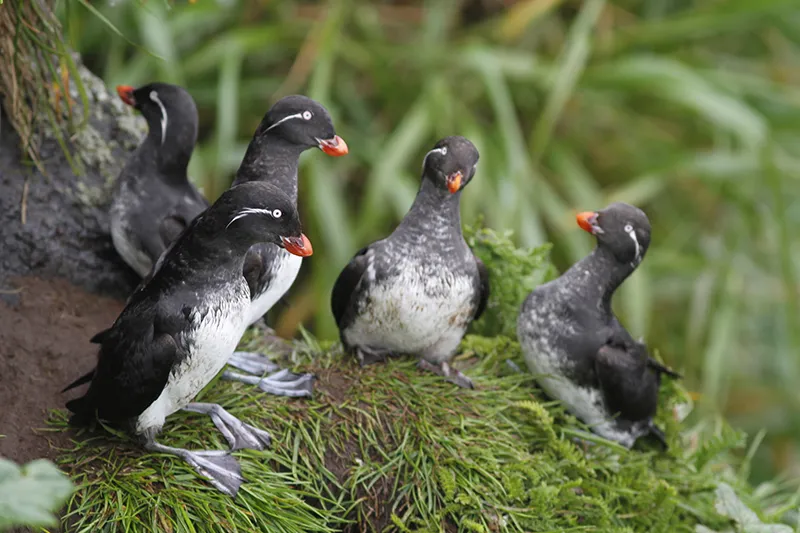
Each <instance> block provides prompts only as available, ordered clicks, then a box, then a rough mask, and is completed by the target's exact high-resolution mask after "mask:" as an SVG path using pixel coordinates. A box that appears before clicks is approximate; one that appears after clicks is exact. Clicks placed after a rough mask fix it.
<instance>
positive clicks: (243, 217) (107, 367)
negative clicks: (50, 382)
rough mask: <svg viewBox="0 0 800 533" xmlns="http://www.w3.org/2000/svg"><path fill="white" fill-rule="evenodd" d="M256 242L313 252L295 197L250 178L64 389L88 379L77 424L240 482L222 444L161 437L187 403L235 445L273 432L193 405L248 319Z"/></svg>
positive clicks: (182, 244) (201, 226) (146, 285)
mask: <svg viewBox="0 0 800 533" xmlns="http://www.w3.org/2000/svg"><path fill="white" fill-rule="evenodd" d="M258 242H269V243H273V244H275V245H276V246H281V247H282V248H284V249H286V250H287V251H288V252H289V253H292V254H296V255H298V256H308V255H311V253H312V250H311V243H310V242H309V241H308V239H307V238H306V237H305V235H303V234H302V233H301V229H300V220H299V218H298V215H297V211H296V210H295V208H294V205H293V202H292V201H291V199H290V198H288V197H287V196H286V195H285V194H283V193H282V192H281V191H280V190H278V189H277V188H275V187H273V186H270V185H267V184H264V183H246V184H243V185H240V186H237V187H233V188H232V189H229V190H228V191H226V192H225V193H223V194H222V196H220V198H219V199H218V200H217V201H216V202H215V203H214V205H213V206H211V207H210V208H209V209H208V210H206V211H205V212H204V213H203V214H201V215H200V216H199V217H197V218H196V219H195V220H194V221H193V222H192V223H191V224H190V226H189V227H188V228H187V230H186V231H184V232H183V233H182V234H181V235H180V236H179V237H178V239H177V240H176V241H175V242H174V243H173V245H172V246H171V247H170V248H169V250H168V251H167V252H166V253H165V254H164V255H163V256H162V257H161V258H160V260H159V265H158V268H157V269H154V272H153V274H152V275H151V276H149V278H148V279H147V280H146V281H145V282H143V283H142V285H140V287H139V288H138V289H137V290H136V292H134V293H133V295H131V297H130V299H129V300H128V303H127V305H126V306H125V309H124V310H123V311H122V313H121V314H120V316H119V317H118V318H117V320H116V321H115V322H114V324H113V325H112V326H111V327H110V328H109V329H107V330H105V331H103V332H101V333H99V334H98V335H96V336H95V338H94V339H92V340H93V342H96V343H98V344H100V351H99V354H98V360H97V366H96V367H95V369H94V370H92V371H90V372H89V373H87V374H86V375H84V376H82V377H81V378H79V379H77V380H76V381H75V382H73V383H72V384H70V385H69V386H67V387H66V388H65V389H64V391H66V390H69V389H71V388H73V387H76V386H78V385H81V384H83V383H87V382H91V385H90V386H89V390H88V391H87V392H86V394H85V395H84V396H83V397H81V398H77V399H75V400H72V401H69V402H67V408H68V409H69V410H70V411H72V413H73V416H72V418H71V419H70V423H71V424H72V425H88V424H90V423H91V422H92V420H93V419H94V418H95V415H96V416H98V417H99V418H101V419H104V420H108V421H111V422H115V423H120V424H123V425H124V426H126V427H127V428H129V429H130V430H132V432H133V433H134V434H136V435H138V436H140V437H141V438H142V440H143V441H144V446H145V448H146V449H148V450H150V451H153V452H158V453H166V454H172V455H177V456H179V457H181V458H182V459H184V460H185V461H186V462H188V463H189V464H190V465H191V466H192V467H193V468H195V469H196V470H197V471H198V472H199V473H200V474H201V475H203V476H205V477H206V478H208V479H209V480H210V481H211V483H212V484H214V486H215V487H217V488H218V489H219V490H221V491H223V492H225V493H226V494H229V495H231V496H234V495H236V492H237V491H238V489H239V486H240V485H241V483H242V476H241V471H240V468H239V465H238V463H237V462H236V460H235V459H234V458H233V457H232V456H231V455H230V453H229V452H227V451H224V450H213V451H189V450H185V449H182V448H173V447H170V446H165V445H163V444H159V443H158V442H156V440H155V437H156V435H157V434H158V433H159V432H160V431H161V428H162V426H163V425H164V421H165V419H166V417H167V416H169V415H170V414H172V413H174V412H176V411H178V410H181V409H183V410H187V411H192V412H197V413H204V414H207V415H209V416H211V418H212V420H213V422H214V424H215V425H216V426H217V428H218V429H219V430H220V431H221V432H222V433H223V434H224V435H225V438H226V439H227V440H228V442H229V444H230V446H231V448H232V449H240V448H254V449H258V450H260V449H263V448H264V447H265V446H268V445H269V443H270V437H269V434H268V433H267V432H266V431H263V430H260V429H257V428H254V427H253V426H250V425H249V424H246V423H244V422H242V421H240V420H238V419H237V418H236V417H234V416H233V415H231V414H230V413H228V412H227V411H226V410H225V409H223V408H222V407H221V406H219V405H216V404H210V403H191V402H192V400H193V399H194V397H195V396H196V395H197V393H198V392H200V390H201V389H202V388H203V387H205V386H206V385H207V384H208V383H209V382H210V381H211V380H212V379H213V378H214V376H215V375H216V374H217V373H218V372H219V371H220V370H221V369H222V367H224V366H225V363H226V362H227V360H228V358H229V357H230V355H231V353H232V352H233V351H234V349H235V348H236V345H237V344H238V343H239V339H241V337H242V334H243V333H244V331H245V329H246V328H247V326H248V325H249V323H248V318H249V309H250V290H249V288H248V286H247V283H246V282H245V280H244V278H243V277H242V268H243V267H244V260H245V255H246V254H247V252H248V250H249V249H250V247H251V246H253V245H254V244H255V243H258Z"/></svg>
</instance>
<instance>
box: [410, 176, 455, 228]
mask: <svg viewBox="0 0 800 533" xmlns="http://www.w3.org/2000/svg"><path fill="white" fill-rule="evenodd" d="M460 200H461V191H459V192H457V193H455V194H453V193H450V192H449V191H446V190H442V189H440V188H439V187H437V186H436V185H434V184H433V183H432V182H431V181H430V180H428V179H426V178H423V179H422V184H421V185H420V188H419V191H418V192H417V196H416V198H415V199H414V203H413V204H412V206H411V209H410V210H409V211H408V213H407V214H406V216H405V218H403V221H402V222H401V223H400V225H399V226H398V227H397V229H396V230H395V232H396V233H399V234H406V235H419V236H422V235H424V236H425V238H434V239H436V238H442V239H447V238H451V237H452V236H453V235H458V236H460V235H461V204H460Z"/></svg>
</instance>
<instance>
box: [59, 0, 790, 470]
mask: <svg viewBox="0 0 800 533" xmlns="http://www.w3.org/2000/svg"><path fill="white" fill-rule="evenodd" d="M58 7H59V11H58V12H59V16H60V18H61V21H62V23H63V24H64V27H65V31H66V33H67V36H68V41H69V43H70V44H71V45H72V46H73V47H74V48H75V49H76V50H78V51H80V52H81V53H82V54H83V58H84V62H85V63H86V64H87V65H88V66H89V67H90V68H91V69H92V70H93V71H94V72H95V73H97V74H98V75H101V76H102V77H103V78H104V79H105V80H106V82H107V83H108V84H109V86H114V85H116V84H131V85H139V84H144V83H147V82H149V81H154V80H161V81H169V82H172V83H177V84H180V85H183V86H185V87H186V88H187V89H188V90H189V91H190V92H191V93H192V95H193V96H194V97H195V99H196V101H197V104H198V107H199V110H200V114H201V125H202V132H201V137H200V142H199V146H198V149H197V151H196V152H195V156H194V158H193V160H192V164H191V169H190V170H191V174H192V177H193V179H194V180H195V181H196V183H197V184H198V185H200V186H201V187H203V189H204V192H205V194H206V195H207V196H208V197H209V198H210V199H212V200H213V199H214V198H216V197H217V196H218V195H219V194H220V193H221V192H222V191H223V190H224V189H225V188H226V187H227V186H228V185H229V183H230V181H231V179H232V176H233V174H234V173H235V171H236V169H237V167H238V165H239V162H240V161H241V158H242V156H243V154H244V150H245V148H246V146H247V143H248V142H249V139H250V137H251V135H252V133H253V131H254V130H255V128H256V126H257V124H258V123H259V121H260V120H261V117H262V115H263V114H264V113H265V112H266V110H267V109H268V108H269V106H270V105H271V104H272V103H273V102H274V101H275V100H277V99H278V98H279V97H281V96H283V95H286V94H291V93H303V94H307V95H309V96H311V97H312V98H315V99H317V100H320V101H321V102H323V103H324V104H325V105H326V106H327V107H328V109H329V110H330V111H331V114H332V115H333V117H334V121H335V123H336V127H337V131H338V133H339V134H340V135H341V136H342V137H344V138H345V139H346V141H347V143H348V145H349V146H350V155H349V156H347V157H345V158H340V159H336V160H333V159H331V158H327V157H325V156H324V155H323V154H320V153H317V152H314V153H311V154H307V155H305V156H304V157H303V163H302V166H301V176H300V195H301V199H300V201H301V213H302V216H303V219H304V224H305V226H306V228H307V233H308V234H309V235H310V237H311V239H312V241H313V243H314V251H315V254H314V257H313V258H311V260H309V261H307V262H306V266H305V267H304V270H303V273H302V278H301V280H300V281H299V282H298V283H296V284H295V286H294V288H293V289H292V292H291V294H290V298H289V302H290V305H289V306H288V307H285V308H282V309H280V310H276V311H277V313H275V314H274V315H273V316H271V323H272V325H273V326H275V327H276V328H277V329H278V330H279V332H281V333H283V334H289V335H290V334H292V333H294V331H295V330H296V328H297V326H298V325H299V324H300V323H304V324H306V325H308V326H310V328H311V329H312V330H313V331H314V332H315V333H316V334H317V335H319V336H321V337H324V338H333V337H335V336H336V330H335V326H334V324H333V321H332V318H331V316H330V312H329V304H328V301H329V294H330V287H331V286H332V283H333V281H334V279H335V277H336V276H337V275H338V273H339V271H340V269H341V267H342V266H343V265H344V264H345V263H346V262H347V260H348V259H349V258H350V257H351V255H352V254H353V253H354V252H355V251H356V250H357V249H358V248H359V247H360V246H362V245H363V244H365V243H367V242H369V241H371V240H374V239H376V238H380V237H382V236H384V235H386V234H387V233H388V232H389V231H390V230H391V228H392V227H393V225H394V224H395V223H396V222H397V221H398V220H399V219H400V217H402V216H403V214H404V213H405V212H406V210H407V208H408V207H409V205H410V203H411V201H412V199H413V197H414V194H415V191H416V188H417V185H418V182H419V172H420V164H421V160H422V156H423V154H424V153H425V152H426V151H427V150H428V149H430V147H431V146H432V144H433V143H434V142H435V141H436V140H437V139H438V138H440V137H442V136H445V135H451V134H462V135H465V136H466V137H468V138H470V139H471V140H472V141H473V142H475V144H476V145H477V146H478V148H479V150H480V153H481V161H480V164H479V167H478V168H479V173H478V176H477V179H476V180H474V181H473V182H472V183H471V184H470V186H469V188H468V189H467V190H466V192H465V194H464V196H463V204H462V206H463V207H462V213H463V216H464V222H465V223H470V222H473V221H474V220H475V219H476V217H477V216H478V215H479V214H480V215H483V217H484V220H485V223H486V224H487V225H488V226H490V227H493V228H496V229H512V230H514V232H515V238H516V240H517V242H518V244H520V245H523V246H535V245H539V244H541V243H544V242H548V241H551V242H553V243H554V248H553V259H554V261H555V263H556V265H557V266H558V267H559V269H564V268H565V267H566V266H568V265H569V264H571V263H572V262H574V261H575V260H577V259H578V258H580V257H581V256H583V255H584V254H586V253H587V252H588V251H589V250H590V249H591V247H592V245H593V243H592V239H591V238H590V237H588V236H587V235H586V234H584V233H583V232H581V231H580V230H579V229H578V228H577V226H576V225H575V222H574V213H575V212H576V211H580V210H586V209H597V208H601V207H603V206H604V205H606V204H608V203H609V202H611V201H616V200H622V201H627V202H631V203H634V204H636V205H638V206H640V207H642V208H643V209H645V210H646V212H647V213H648V215H649V216H650V219H651V222H652V224H653V242H652V245H651V248H650V251H649V252H648V256H647V259H646V260H645V261H644V263H643V265H642V266H641V267H640V268H639V270H638V271H637V273H636V274H635V275H634V276H633V277H632V278H631V279H630V280H629V281H628V282H627V284H626V285H625V286H624V288H623V289H622V290H621V292H620V293H619V295H618V296H617V300H616V308H617V310H618V313H619V314H620V315H621V317H622V319H623V322H624V323H625V324H626V325H627V326H628V327H629V329H631V330H632V331H633V332H634V333H635V334H637V335H642V336H644V337H646V339H647V341H648V343H649V344H650V346H652V347H654V348H656V349H657V350H659V351H660V353H661V354H662V357H663V358H664V359H665V360H666V361H668V362H669V363H670V364H672V365H673V366H675V367H677V368H680V369H682V370H683V371H685V373H686V376H687V382H688V384H689V386H690V388H691V389H692V390H695V391H697V393H698V394H699V395H700V398H701V402H700V404H701V405H702V406H704V407H705V408H707V409H709V410H713V411H716V410H720V411H722V412H724V413H725V414H726V415H727V416H728V417H729V418H730V419H731V420H732V421H733V423H734V424H736V425H738V426H740V427H742V428H743V429H745V430H746V431H748V432H750V433H751V434H755V433H757V432H758V431H759V430H760V429H762V428H765V429H766V431H767V437H766V440H765V444H764V445H763V446H762V447H761V448H760V451H759V453H758V455H757V456H756V458H755V463H754V470H753V476H754V478H755V479H754V480H755V481H761V480H763V479H765V478H768V477H771V476H774V475H776V474H783V475H787V474H788V475H797V474H798V473H800V461H798V459H800V448H798V442H800V394H799V393H798V384H799V383H800V303H798V302H799V301H800V289H799V288H798V282H797V276H798V267H797V265H798V264H800V240H798V239H797V238H796V236H795V234H796V231H797V228H798V227H800V170H798V169H800V142H798V141H800V87H798V83H799V82H800V48H798V46H799V45H800V10H798V9H797V3H796V0H716V1H712V0H642V1H638V2H637V1H633V0H620V1H616V2H612V1H605V0H586V1H585V2H577V1H560V0H519V1H513V0H465V1H463V2H459V1H450V0H441V1H428V2H411V1H407V2H404V1H399V0H398V1H390V0H386V1H382V2H370V1H366V0H330V1H327V2H325V1H321V2H299V1H292V0H286V1H268V0H261V1H257V0H219V1H217V0H197V1H196V2H195V3H192V4H188V3H185V2H183V1H175V2H167V1H165V0H146V1H144V0H141V1H133V0H128V1H117V2H109V3H100V2H92V3H89V2H88V0H60V2H59V4H58Z"/></svg>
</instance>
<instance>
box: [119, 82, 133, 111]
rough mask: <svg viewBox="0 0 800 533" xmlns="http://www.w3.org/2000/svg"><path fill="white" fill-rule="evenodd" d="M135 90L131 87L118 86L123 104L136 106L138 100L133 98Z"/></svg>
mask: <svg viewBox="0 0 800 533" xmlns="http://www.w3.org/2000/svg"><path fill="white" fill-rule="evenodd" d="M133 91H134V88H133V87H131V86H130V85H117V94H118V95H119V97H120V98H121V99H122V101H123V102H125V103H126V104H128V105H129V106H135V105H136V98H134V97H133Z"/></svg>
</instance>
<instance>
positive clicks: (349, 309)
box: [331, 137, 489, 388]
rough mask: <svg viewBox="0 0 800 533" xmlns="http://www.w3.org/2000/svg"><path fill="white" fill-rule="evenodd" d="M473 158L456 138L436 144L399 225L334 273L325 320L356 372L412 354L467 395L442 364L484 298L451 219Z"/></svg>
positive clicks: (485, 284)
mask: <svg viewBox="0 0 800 533" xmlns="http://www.w3.org/2000/svg"><path fill="white" fill-rule="evenodd" d="M478 157H479V155H478V150H477V149H476V148H475V146H474V145H473V144H472V143H471V142H470V141H469V140H467V139H465V138H464V137H447V138H445V139H442V140H441V141H439V142H438V143H437V144H436V146H434V148H433V149H432V150H430V151H429V152H428V153H427V154H426V155H425V159H424V161H423V163H422V168H423V171H422V183H421V185H420V188H419V192H418V193H417V197H416V199H415V200H414V204H413V205H412V206H411V209H410V210H409V212H408V213H407V214H406V216H405V218H403V221H402V222H401V223H400V225H399V226H398V227H397V228H396V229H395V230H394V232H393V233H392V234H391V235H389V236H388V237H386V238H385V239H383V240H380V241H377V242H374V243H372V244H370V245H368V246H366V247H364V248H362V249H361V250H360V251H359V252H358V253H357V254H356V256H355V257H354V258H353V259H352V260H351V261H350V263H349V264H348V265H347V266H346V267H345V268H344V270H343V271H342V272H341V274H339V278H338V279H337V280H336V283H335V284H334V287H333V293H332V295H331V307H332V310H333V316H334V318H335V319H336V323H337V325H338V326H339V332H340V337H341V340H342V343H343V344H344V346H345V348H346V349H348V350H349V351H351V352H353V353H354V354H355V355H356V356H357V357H358V359H359V361H360V362H361V364H362V365H364V364H369V363H373V362H376V361H380V360H382V359H384V358H385V357H386V356H387V355H390V354H396V355H400V354H414V355H417V356H419V358H420V363H419V364H420V367H421V368H423V369H426V370H429V371H432V372H434V373H436V374H439V375H441V376H443V377H444V378H445V379H447V380H448V381H451V382H453V383H455V384H457V385H459V386H461V387H469V388H472V386H473V384H472V381H471V380H470V379H469V378H468V377H467V376H465V375H463V374H462V373H461V372H459V371H458V370H456V369H454V368H452V367H451V366H450V361H451V359H452V358H453V355H454V354H455V353H456V350H457V349H458V345H459V343H460V342H461V338H462V337H463V336H464V333H465V332H466V331H467V327H468V326H469V324H470V323H471V322H472V321H473V320H475V319H477V318H478V317H480V315H481V313H483V310H484V309H485V307H486V301H487V299H488V297H489V277H488V273H487V271H486V268H485V266H484V265H483V263H482V262H481V261H480V260H479V259H478V258H477V257H475V255H474V254H473V253H472V250H470V248H469V246H467V243H466V241H465V240H464V236H463V234H462V232H461V215H460V212H459V209H460V204H459V200H460V197H461V193H462V191H463V189H464V187H466V186H467V184H469V182H470V181H471V180H472V178H473V177H474V176H475V170H476V167H477V164H478Z"/></svg>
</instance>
